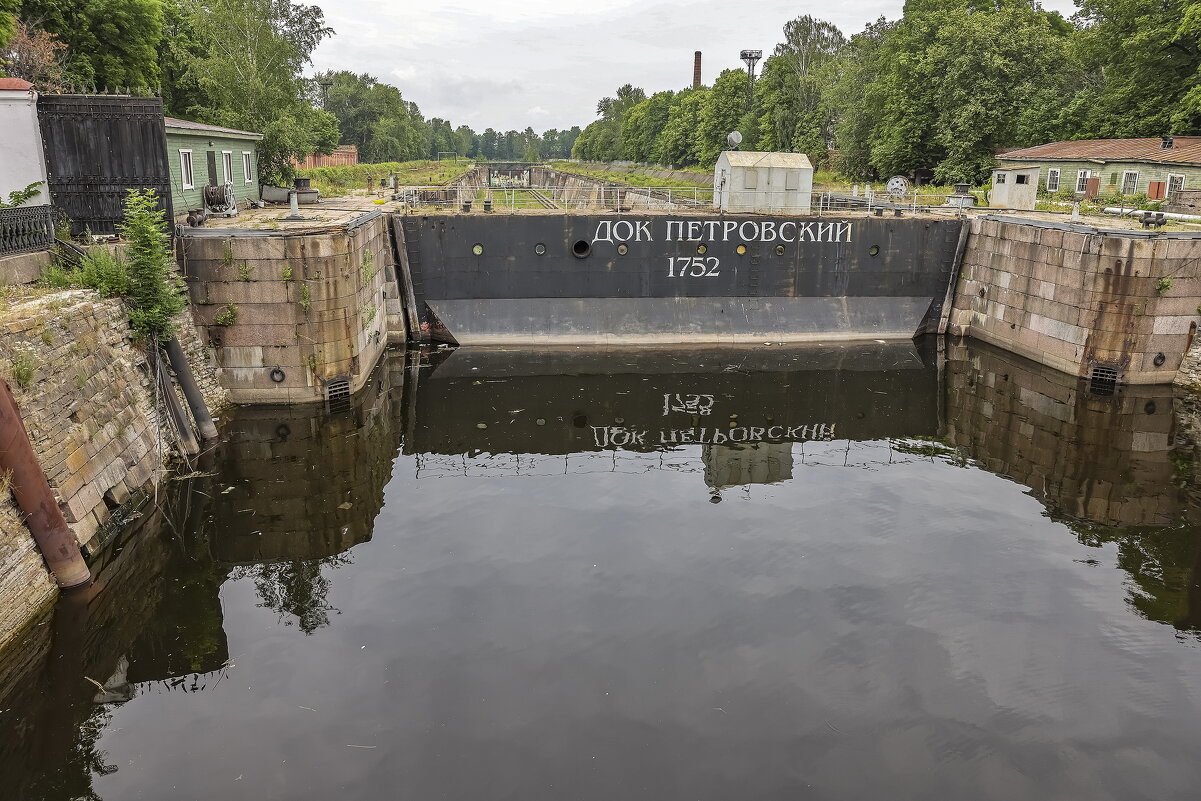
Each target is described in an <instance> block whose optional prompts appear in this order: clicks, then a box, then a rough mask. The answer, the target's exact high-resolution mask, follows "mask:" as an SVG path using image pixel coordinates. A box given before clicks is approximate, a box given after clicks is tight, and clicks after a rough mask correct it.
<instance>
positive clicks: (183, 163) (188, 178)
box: [179, 150, 196, 189]
mask: <svg viewBox="0 0 1201 801" xmlns="http://www.w3.org/2000/svg"><path fill="white" fill-rule="evenodd" d="M179 175H180V178H182V179H183V188H184V189H195V188H196V179H195V178H194V177H193V176H192V151H191V150H181V151H179Z"/></svg>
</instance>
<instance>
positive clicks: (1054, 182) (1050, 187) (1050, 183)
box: [1047, 170, 1059, 192]
mask: <svg viewBox="0 0 1201 801" xmlns="http://www.w3.org/2000/svg"><path fill="white" fill-rule="evenodd" d="M1047 191H1048V192H1058V191H1059V170H1047Z"/></svg>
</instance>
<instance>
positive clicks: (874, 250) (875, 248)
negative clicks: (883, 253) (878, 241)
mask: <svg viewBox="0 0 1201 801" xmlns="http://www.w3.org/2000/svg"><path fill="white" fill-rule="evenodd" d="M867 255H869V256H879V255H880V246H879V245H872V246H871V247H870V248H868V249H867Z"/></svg>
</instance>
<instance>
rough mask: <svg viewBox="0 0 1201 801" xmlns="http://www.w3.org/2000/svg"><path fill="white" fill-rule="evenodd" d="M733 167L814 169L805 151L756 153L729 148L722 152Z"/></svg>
mask: <svg viewBox="0 0 1201 801" xmlns="http://www.w3.org/2000/svg"><path fill="white" fill-rule="evenodd" d="M722 155H723V156H725V157H726V161H728V162H730V166H731V167H794V168H796V167H800V168H803V169H809V170H811V169H813V165H812V164H810V163H809V157H808V156H806V155H805V154H804V153H755V152H753V151H748V150H727V151H725V152H724V153H722Z"/></svg>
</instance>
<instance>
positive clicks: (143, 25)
mask: <svg viewBox="0 0 1201 801" xmlns="http://www.w3.org/2000/svg"><path fill="white" fill-rule="evenodd" d="M2 1H3V0H0V2H2ZM20 6H21V8H20V17H21V19H22V21H24V22H25V23H26V24H27V25H29V26H30V27H31V28H36V29H39V30H43V31H46V32H47V33H49V34H51V35H53V36H54V37H55V38H57V39H58V40H59V41H60V42H62V43H63V44H65V45H66V46H67V49H66V52H65V58H64V70H65V78H66V81H67V82H68V83H71V84H75V85H79V86H94V87H96V88H97V89H104V88H105V87H109V88H112V89H116V88H117V87H122V88H123V87H135V88H143V89H145V88H150V87H156V86H158V85H159V79H160V73H159V66H158V55H159V43H160V41H161V40H162V36H163V0H24V2H22V3H21V4H20Z"/></svg>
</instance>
